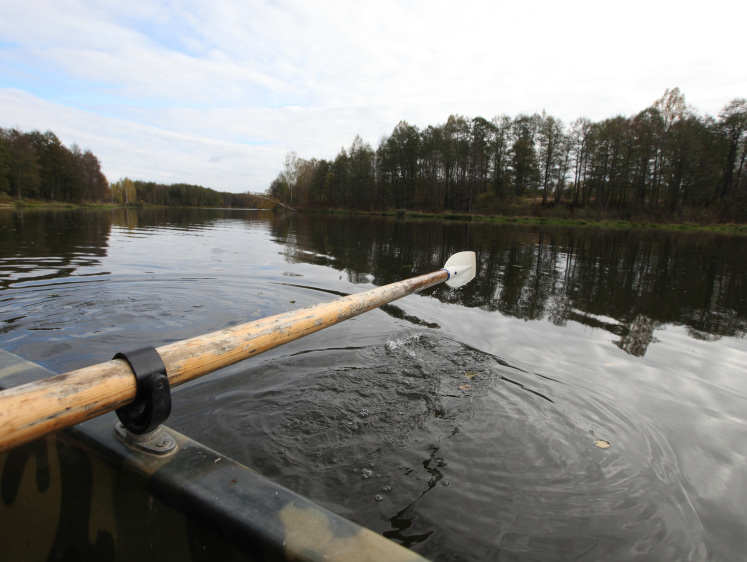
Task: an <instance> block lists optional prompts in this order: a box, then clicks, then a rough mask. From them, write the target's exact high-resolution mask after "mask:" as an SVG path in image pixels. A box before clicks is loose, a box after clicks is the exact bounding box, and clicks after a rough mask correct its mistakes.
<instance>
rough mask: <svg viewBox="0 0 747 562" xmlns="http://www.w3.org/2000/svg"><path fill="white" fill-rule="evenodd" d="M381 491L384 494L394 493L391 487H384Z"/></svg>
mask: <svg viewBox="0 0 747 562" xmlns="http://www.w3.org/2000/svg"><path fill="white" fill-rule="evenodd" d="M381 491H382V492H391V491H392V487H391V486H384V487H383V488H382V489H381Z"/></svg>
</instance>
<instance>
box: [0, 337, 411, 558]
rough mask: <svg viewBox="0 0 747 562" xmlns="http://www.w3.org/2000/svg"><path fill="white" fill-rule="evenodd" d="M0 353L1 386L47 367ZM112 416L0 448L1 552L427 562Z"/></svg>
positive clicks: (243, 470) (244, 472)
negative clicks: (133, 433) (124, 434)
mask: <svg viewBox="0 0 747 562" xmlns="http://www.w3.org/2000/svg"><path fill="white" fill-rule="evenodd" d="M54 374H55V373H52V372H51V371H49V370H47V369H45V368H43V367H41V366H39V365H37V364H35V363H32V362H29V361H26V360H24V359H22V358H21V357H18V356H16V355H14V354H12V353H9V352H6V351H3V350H0V389H6V388H11V387H14V386H18V385H21V384H25V383H27V382H31V381H35V380H39V379H43V378H46V377H49V376H52V375H54ZM116 422H117V417H116V415H115V414H114V413H113V412H112V413H109V414H105V415H102V416H99V417H98V418H94V419H92V420H89V421H87V422H84V423H82V424H78V425H76V426H74V427H72V428H69V429H66V430H64V431H59V432H56V433H54V434H51V435H48V436H46V437H44V438H42V439H39V440H37V441H34V442H32V443H29V444H26V445H23V446H20V447H17V448H15V449H12V450H10V451H7V452H4V453H0V502H1V503H0V529H2V531H3V540H2V541H0V559H1V560H45V559H46V560H94V559H95V560H136V559H140V560H156V559H157V560H210V561H214V560H221V561H230V560H255V561H260V560H261V561H266V560H361V561H364V560H391V561H399V560H401V561H405V560H408V561H409V560H413V561H414V560H425V559H424V558H422V557H421V556H419V555H418V554H417V553H415V552H413V551H410V550H408V549H406V548H404V547H402V546H400V545H398V544H397V543H394V542H392V541H390V540H389V539H387V538H385V537H383V536H381V535H379V534H376V533H374V532H373V531H371V530H369V529H366V528H364V527H360V526H358V525H356V524H355V523H352V522H350V521H348V520H347V519H345V518H343V517H340V516H339V515H336V514H335V513H332V512H331V511H329V510H327V509H325V508H323V507H321V506H319V505H317V504H315V503H314V502H312V501H311V500H309V499H306V498H304V497H302V496H300V495H298V494H296V493H295V492H292V491H290V490H288V489H286V488H284V487H282V486H280V485H278V484H275V483H274V482H272V481H270V480H268V479H267V478H265V477H263V476H262V475H260V474H258V473H256V472H254V471H253V470H251V469H249V468H247V467H245V466H243V465H242V464H240V463H238V462H236V461H234V460H232V459H229V458H226V457H225V456H223V455H220V454H219V453H218V452H216V451H213V450H212V449H209V448H208V447H205V446H204V445H202V444H200V443H198V442H196V441H193V440H192V439H189V438H188V437H186V436H184V435H181V434H179V433H178V432H176V431H174V430H172V429H170V428H165V429H166V430H167V431H168V433H169V434H170V435H171V437H173V439H174V440H175V441H176V448H175V450H174V451H173V452H172V453H170V454H167V455H162V456H157V455H152V454H149V453H146V452H142V451H140V450H137V449H134V448H132V447H130V446H128V445H126V444H125V443H124V442H123V441H121V440H120V439H119V438H118V437H117V436H116V435H115V425H116Z"/></svg>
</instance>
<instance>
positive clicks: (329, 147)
mask: <svg viewBox="0 0 747 562" xmlns="http://www.w3.org/2000/svg"><path fill="white" fill-rule="evenodd" d="M746 16H747V2H739V1H735V0H728V1H726V0H709V1H708V2H699V3H691V2H683V1H682V0H677V1H657V0H645V1H639V0H627V1H625V2H603V1H600V0H589V1H586V0H583V1H581V0H567V1H565V2H558V1H557V0H551V1H532V0H525V1H523V2H518V1H516V0H511V1H510V2H504V1H502V0H501V1H498V0H489V1H479V2H477V1H475V2H473V1H470V0H460V1H459V2H443V1H442V2H439V1H438V0H429V1H399V2H395V1H389V0H375V1H368V2H356V1H354V0H345V1H320V0H313V1H309V0H307V1H301V0H299V1H270V0H260V1H239V0H211V1H210V2H205V1H195V2H168V1H162V2H157V1H154V0H126V1H112V2H100V1H97V2H94V1H88V0H77V1H76V0H65V1H62V0H46V1H44V0H24V1H20V0H0V126H2V127H6V128H7V127H16V128H18V129H20V130H22V131H30V130H34V129H38V130H41V131H45V130H52V131H53V132H55V133H56V134H57V135H58V136H59V137H60V139H61V141H62V142H63V143H64V144H65V145H67V146H70V145H71V144H73V143H77V144H78V145H79V146H81V148H83V149H86V148H88V149H90V150H91V151H92V152H93V153H94V154H96V155H97V156H98V157H99V159H100V161H101V164H102V170H103V172H104V173H105V174H106V176H107V178H108V179H109V180H110V181H116V180H118V179H120V178H122V177H124V176H129V177H131V178H133V179H142V180H152V181H158V182H163V183H175V182H186V183H194V184H199V185H203V186H206V187H212V188H214V189H217V190H219V191H232V192H244V191H257V192H262V191H264V190H265V189H266V188H267V187H268V186H269V184H270V182H271V181H272V179H274V178H275V177H276V176H277V174H278V172H279V171H280V169H281V166H282V163H283V160H284V157H285V155H286V153H287V152H289V151H296V152H297V153H298V155H299V156H301V157H303V158H312V157H316V158H327V159H331V158H334V157H335V155H336V154H337V153H338V152H339V150H340V148H342V147H349V146H350V144H351V143H352V141H353V139H354V138H355V135H357V134H358V135H360V136H361V137H362V138H363V140H364V141H366V142H368V143H370V144H371V145H372V146H373V148H376V147H377V146H378V144H379V141H380V139H381V137H382V136H384V135H389V134H390V133H391V132H392V130H393V129H394V126H395V125H396V124H397V123H398V122H399V121H400V120H406V121H407V122H409V123H410V124H414V125H417V126H418V127H421V128H422V127H425V126H427V125H438V124H442V123H444V122H445V121H446V119H447V118H448V116H449V115H450V114H459V115H464V116H466V117H469V118H472V117H477V116H481V117H484V118H486V119H491V118H492V117H494V116H496V115H500V114H504V113H506V114H508V115H510V116H515V115H517V114H519V113H534V112H541V111H542V110H543V109H544V110H546V111H547V112H548V113H549V114H551V115H553V116H555V117H559V118H561V119H562V120H563V121H564V122H566V123H568V122H570V121H572V120H573V119H575V118H577V117H582V116H584V117H589V118H591V119H593V120H601V119H604V118H607V117H613V116H615V115H619V114H622V115H626V116H631V115H634V114H635V113H637V112H639V111H640V110H642V109H644V108H646V107H648V106H649V105H651V104H652V103H653V102H654V101H655V100H656V99H657V98H659V97H661V95H662V94H663V93H664V91H665V90H666V89H667V88H674V87H679V88H680V90H681V91H682V92H683V93H684V94H685V97H686V101H687V102H688V104H690V105H692V106H693V107H694V108H695V109H697V110H698V111H699V112H700V113H709V114H711V115H717V114H718V113H719V111H720V110H721V108H722V107H723V106H724V105H725V104H726V103H727V102H729V101H730V100H732V99H734V98H738V97H747V59H746V58H745V56H744V54H745V49H746V47H745V41H744V37H745V29H746V28H745V21H746V19H745V18H746Z"/></svg>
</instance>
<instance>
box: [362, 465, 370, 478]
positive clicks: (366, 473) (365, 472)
mask: <svg viewBox="0 0 747 562" xmlns="http://www.w3.org/2000/svg"><path fill="white" fill-rule="evenodd" d="M371 476H373V470H369V469H368V468H364V469H363V470H361V478H364V479H367V478H371Z"/></svg>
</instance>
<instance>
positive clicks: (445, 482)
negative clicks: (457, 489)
mask: <svg viewBox="0 0 747 562" xmlns="http://www.w3.org/2000/svg"><path fill="white" fill-rule="evenodd" d="M449 484H451V482H449V481H448V480H446V478H444V479H443V480H441V486H448V485H449Z"/></svg>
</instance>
